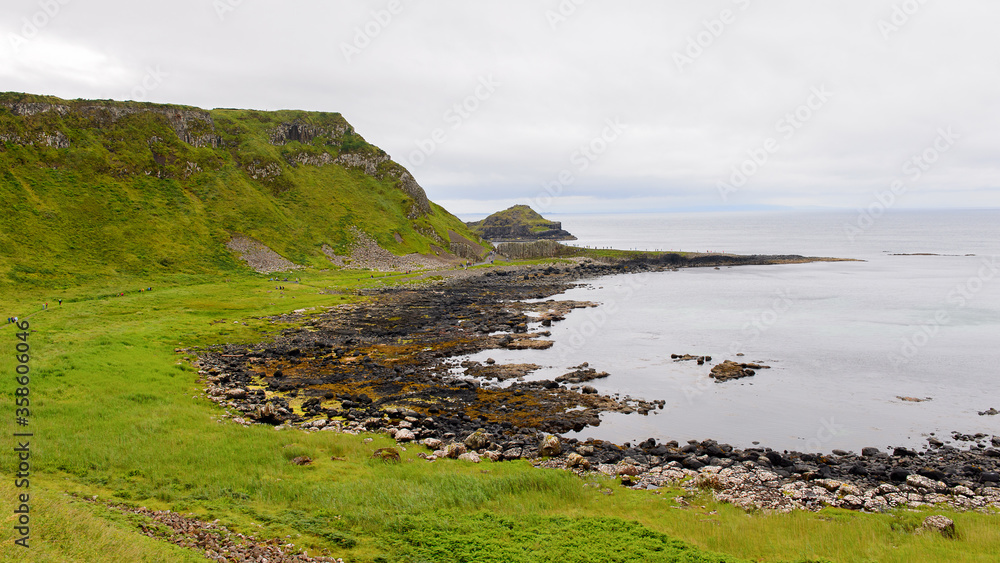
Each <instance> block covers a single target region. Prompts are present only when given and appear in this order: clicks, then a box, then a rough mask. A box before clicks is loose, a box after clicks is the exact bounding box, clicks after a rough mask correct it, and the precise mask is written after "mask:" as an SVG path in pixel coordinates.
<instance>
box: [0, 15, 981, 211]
mask: <svg viewBox="0 0 1000 563" xmlns="http://www.w3.org/2000/svg"><path fill="white" fill-rule="evenodd" d="M998 22H1000V2H996V1H995V0H993V1H990V0H947V1H945V0H924V1H922V2H921V1H918V0H905V1H904V0H835V1H834V0H830V1H804V0H795V1H793V0H715V1H711V0H709V1H706V0H699V1H695V0H691V1H646V0H642V1H640V0H634V1H629V0H617V1H614V2H612V1H610V0H535V1H528V0H503V1H500V0H496V1H476V0H461V1H459V0H440V1H433V0H423V1H420V0H391V1H389V0H379V1H371V2H362V1H358V0H351V1H348V0H324V1H318V0H298V1H296V0H289V1H285V2H278V1H266V0H171V2H169V3H168V2H141V1H136V0H130V1H115V0H5V1H4V2H3V4H2V6H0V33H2V36H3V41H2V42H0V90H10V91H25V92H31V93H37V94H51V95H56V96H60V97H63V98H70V99H73V98H112V99H117V100H122V99H137V100H145V101H153V102H164V103H179V104H188V105H194V106H199V107H203V108H215V107H238V108H257V109H268V110H271V109H306V110H317V111H338V112H341V113H342V114H343V115H344V116H345V117H346V118H347V120H348V121H350V122H351V123H352V124H353V125H354V126H355V128H356V129H357V130H358V132H359V133H361V134H362V135H363V136H364V137H365V138H366V139H367V140H368V141H369V142H371V143H373V144H376V145H378V146H379V147H381V148H383V149H385V150H386V151H387V152H388V153H389V154H390V155H392V157H393V158H394V159H395V160H397V161H399V162H400V163H402V164H404V165H405V166H407V168H409V169H410V170H411V171H412V172H413V173H414V175H415V176H416V178H417V180H418V181H419V182H420V184H421V185H422V186H423V187H424V188H425V189H426V190H427V193H428V195H429V196H430V197H431V199H433V200H435V201H437V202H439V203H442V204H443V205H444V206H445V207H447V208H448V209H449V210H451V211H453V212H456V213H476V212H491V211H494V210H497V209H499V208H503V207H506V206H508V205H511V204H514V203H529V204H532V205H533V206H535V207H536V208H537V209H539V210H540V211H543V212H547V213H563V212H591V211H595V212H605V211H658V210H662V211H669V210H678V209H717V210H724V209H732V210H738V209H746V208H766V207H773V206H782V207H813V206H818V207H831V208H846V209H851V210H855V209H858V208H864V207H867V206H869V205H872V204H873V203H874V202H876V201H878V199H879V198H878V197H877V196H876V195H875V194H876V192H879V193H881V192H889V194H885V193H882V194H881V196H880V197H881V199H882V201H884V202H887V204H891V205H892V206H893V207H896V208H917V207H1000V165H998V150H1000V103H998V102H1000V64H998V63H1000V33H998V32H997V25H998ZM893 191H894V193H893Z"/></svg>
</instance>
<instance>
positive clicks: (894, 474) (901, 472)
mask: <svg viewBox="0 0 1000 563" xmlns="http://www.w3.org/2000/svg"><path fill="white" fill-rule="evenodd" d="M909 475H910V472H909V471H907V470H905V469H903V468H901V467H897V468H895V469H893V470H892V471H890V472H889V478H890V479H892V480H893V481H899V482H902V481H906V478H907V477H908V476H909Z"/></svg>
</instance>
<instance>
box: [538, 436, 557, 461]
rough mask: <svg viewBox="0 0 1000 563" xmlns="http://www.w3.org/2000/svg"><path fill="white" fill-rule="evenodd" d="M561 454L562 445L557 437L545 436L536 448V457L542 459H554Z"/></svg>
mask: <svg viewBox="0 0 1000 563" xmlns="http://www.w3.org/2000/svg"><path fill="white" fill-rule="evenodd" d="M561 453H562V444H561V443H560V442H559V437H558V436H551V435H550V436H546V437H545V438H543V439H542V443H541V444H540V445H539V446H538V455H540V456H542V457H555V456H557V455H559V454H561Z"/></svg>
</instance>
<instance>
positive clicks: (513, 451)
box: [503, 448, 523, 459]
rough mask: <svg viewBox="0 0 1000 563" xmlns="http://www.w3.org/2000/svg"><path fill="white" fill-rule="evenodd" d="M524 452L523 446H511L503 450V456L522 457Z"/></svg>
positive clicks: (510, 457)
mask: <svg viewBox="0 0 1000 563" xmlns="http://www.w3.org/2000/svg"><path fill="white" fill-rule="evenodd" d="M522 454H523V450H522V449H521V448H510V449H507V450H504V452H503V458H504V459H520V458H521V455H522Z"/></svg>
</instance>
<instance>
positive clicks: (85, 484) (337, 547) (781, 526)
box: [0, 270, 1000, 562]
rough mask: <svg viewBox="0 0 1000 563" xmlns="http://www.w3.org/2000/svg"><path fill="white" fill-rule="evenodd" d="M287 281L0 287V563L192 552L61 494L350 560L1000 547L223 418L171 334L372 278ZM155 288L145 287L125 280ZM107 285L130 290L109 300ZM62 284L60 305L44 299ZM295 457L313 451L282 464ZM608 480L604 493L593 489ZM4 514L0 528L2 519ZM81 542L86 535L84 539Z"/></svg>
mask: <svg viewBox="0 0 1000 563" xmlns="http://www.w3.org/2000/svg"><path fill="white" fill-rule="evenodd" d="M300 276H301V278H302V283H300V284H294V283H285V284H283V285H285V287H286V288H287V290H286V291H284V293H283V295H284V296H282V293H281V292H277V291H275V290H274V283H269V282H267V280H266V277H264V276H255V275H243V276H236V277H233V278H231V280H232V281H230V282H226V281H224V280H223V279H219V278H214V277H208V276H203V277H197V276H175V277H164V278H159V279H156V280H155V281H148V280H140V279H132V280H130V281H125V282H120V283H117V284H112V283H100V284H94V285H91V286H89V287H85V288H76V289H73V290H67V291H65V292H53V291H50V290H42V289H37V288H36V289H31V290H28V289H24V290H21V291H20V292H19V293H18V294H17V295H12V294H11V293H7V294H5V295H4V297H3V300H2V301H0V307H2V308H4V309H7V310H10V311H11V312H12V314H17V315H18V316H20V317H22V318H24V317H28V319H29V322H30V323H31V328H32V330H33V331H34V332H32V333H31V335H30V337H29V342H30V344H31V347H32V348H31V353H32V360H31V362H32V363H31V366H32V380H31V398H32V410H33V412H32V417H31V425H32V426H31V428H32V430H33V432H35V435H36V437H35V438H34V440H33V441H32V479H31V493H32V498H33V501H32V502H33V507H32V508H33V513H32V514H33V522H34V523H35V526H34V527H33V542H32V543H33V544H34V545H35V546H36V547H37V549H36V548H33V550H32V551H31V558H30V559H24V555H25V554H24V552H23V551H18V550H20V549H21V548H17V547H15V546H13V544H12V534H13V530H12V528H11V526H10V525H7V526H4V529H3V535H4V541H3V544H2V545H0V559H3V560H18V559H16V558H17V557H21V558H22V559H21V560H32V561H46V560H52V561H119V560H134V561H145V560H149V561H156V560H159V561H185V560H187V558H189V557H190V552H187V551H184V550H180V548H176V547H174V546H171V545H168V544H166V543H165V542H157V541H154V540H149V539H146V538H144V537H143V536H141V534H140V533H139V532H138V531H137V527H136V524H135V522H132V521H130V520H128V519H127V518H124V517H116V516H115V517H113V514H112V513H111V512H109V511H108V510H107V509H102V508H100V507H99V506H97V505H94V504H91V503H81V502H78V501H74V500H72V499H70V498H69V497H67V496H65V495H66V493H73V494H76V495H80V496H88V497H89V496H93V495H98V497H99V498H100V499H108V500H113V501H115V502H124V503H134V504H137V505H143V506H147V507H150V508H157V509H166V508H169V509H172V510H176V511H180V512H191V513H194V514H196V515H197V516H198V517H199V518H204V519H209V520H210V519H216V518H219V519H221V520H222V521H223V523H225V524H227V525H229V526H230V527H232V528H233V529H236V530H238V531H241V532H244V533H253V534H255V535H257V536H259V537H265V538H266V537H285V536H290V539H291V540H292V541H294V542H295V543H296V544H297V545H299V546H301V547H305V548H308V549H311V550H314V551H316V550H320V551H322V550H325V551H327V552H329V553H331V554H335V555H337V556H343V557H346V558H348V559H349V560H353V561H463V560H464V561H500V560H504V561H551V560H558V561H574V560H579V561H585V560H592V559H588V557H592V556H594V554H600V557H601V558H602V560H611V561H743V560H746V561H820V560H829V561H837V562H840V561H844V562H847V561H880V562H884V561H900V562H902V561H916V560H927V561H930V560H934V561H992V560H995V553H998V552H1000V532H998V531H997V529H998V527H997V525H996V516H991V515H985V514H977V513H970V514H952V513H950V512H949V511H944V513H946V514H948V515H949V516H950V517H952V518H953V519H955V520H956V522H957V527H958V530H959V537H958V539H956V540H945V539H943V538H940V537H935V536H931V535H918V534H915V533H914V531H913V530H914V529H915V525H916V524H919V519H920V518H921V517H922V516H923V514H922V513H899V514H896V515H865V514H854V513H848V512H843V511H834V510H830V511H825V512H823V513H820V514H791V515H776V516H766V515H747V514H746V513H744V512H743V511H741V510H739V509H737V508H734V507H731V506H728V505H719V504H717V503H714V502H711V501H710V500H709V499H706V498H695V499H689V500H691V501H693V502H694V506H693V507H691V508H684V509H681V508H679V507H678V505H677V504H676V503H675V502H674V501H673V500H672V499H673V497H675V496H677V495H680V494H683V492H681V491H664V492H662V494H652V493H650V492H644V491H643V492H638V491H630V490H626V489H622V488H620V487H617V486H616V485H615V484H614V483H613V482H610V481H601V482H600V483H599V485H600V486H599V487H589V486H585V485H586V482H585V481H584V480H581V479H579V478H577V477H575V476H573V475H571V474H569V473H565V472H559V471H550V470H538V469H534V468H532V467H531V466H530V465H529V464H528V463H526V462H516V463H500V464H481V465H473V464H468V463H464V462H456V461H441V462H437V463H434V464H428V463H426V462H424V461H423V460H420V459H419V458H417V457H416V453H417V452H418V451H419V450H420V449H422V448H420V447H410V448H408V451H404V452H402V462H401V463H399V464H383V463H381V462H375V461H372V460H371V459H370V456H371V452H372V451H373V450H374V449H376V448H379V447H387V446H392V445H393V444H392V442H391V441H390V440H389V439H387V438H385V437H378V436H376V437H375V440H374V442H372V443H370V444H366V443H364V442H363V438H364V437H363V436H350V435H338V434H334V433H330V432H319V433H305V432H300V431H297V430H285V431H275V430H274V429H273V428H270V427H265V426H253V427H250V428H244V427H242V426H238V425H236V424H233V423H229V422H224V421H221V418H220V415H221V414H222V411H221V409H220V408H219V407H218V406H216V405H215V404H214V403H211V402H209V401H208V400H206V399H204V398H203V397H201V395H200V393H199V392H200V386H199V384H198V383H197V382H196V379H197V374H196V373H195V372H194V369H193V368H192V367H191V366H190V365H189V363H188V362H187V361H186V358H191V356H190V355H187V354H184V353H176V352H175V351H174V350H175V349H176V348H187V347H190V346H198V345H211V344H215V343H222V342H232V341H259V340H262V339H266V338H268V337H269V335H272V334H274V332H275V331H276V330H278V329H280V328H281V326H280V325H277V324H272V323H271V322H270V321H269V320H267V319H265V318H263V317H266V316H269V315H273V314H278V313H283V312H287V311H289V310H292V309H300V308H307V309H308V308H312V307H317V308H320V307H325V306H335V305H337V304H341V303H345V302H349V301H353V300H355V299H357V297H355V296H354V295H353V293H352V291H353V290H354V289H356V288H358V287H361V286H365V285H375V284H380V283H383V282H384V281H385V280H384V279H372V278H369V277H358V275H357V274H356V273H353V272H336V271H328V272H319V271H311V270H310V271H305V272H302V273H301V274H300ZM392 279H393V280H394V281H405V280H406V279H407V277H406V276H397V277H393V278H392ZM150 285H152V286H154V290H153V291H152V292H147V293H142V294H139V293H136V292H132V291H130V290H131V289H135V288H138V287H148V286H150ZM118 291H127V292H128V293H127V295H126V296H125V297H111V296H110V295H111V294H113V293H116V292H118ZM59 296H62V297H63V298H64V302H63V305H62V306H58V305H55V299H56V298H57V297H59ZM43 301H48V302H49V303H50V307H49V309H48V310H46V311H41V310H38V309H39V308H40V307H39V305H34V306H33V305H30V304H32V303H35V304H40V303H41V302H43ZM318 310H319V309H318ZM217 321H223V322H217ZM234 321H235V324H234ZM243 323H246V326H244V324H243ZM15 343H16V340H15V336H14V331H13V328H12V327H10V326H4V327H2V328H0V346H2V347H5V348H10V349H13V347H14V345H15ZM13 368H14V363H13V353H11V354H0V370H2V372H3V373H13ZM4 394H5V398H4V401H3V404H2V407H0V416H2V420H3V421H4V425H5V428H4V430H5V431H6V432H7V433H8V435H10V433H12V432H13V431H14V427H13V425H12V421H13V412H12V407H13V382H12V381H11V379H8V383H7V384H6V385H5V387H4ZM300 455H308V456H309V457H311V458H313V459H314V460H316V461H315V463H314V464H312V465H309V466H297V465H294V464H291V463H290V462H289V460H290V459H292V458H294V457H297V456H300ZM333 458H340V459H343V461H341V460H340V459H336V460H335V459H333ZM14 462H15V460H14V458H13V456H12V455H2V456H0V472H2V473H3V483H4V484H3V485H2V487H4V488H2V489H0V493H2V494H3V495H4V497H5V498H12V495H13V493H14V489H13V487H12V486H11V483H12V482H13V479H12V477H11V475H12V473H13V472H14V471H15V466H14ZM607 488H610V489H611V490H613V491H614V494H612V495H610V496H608V495H604V494H601V490H604V489H607ZM701 505H703V506H704V507H705V508H700V506H701ZM713 511H714V513H713ZM5 518H6V519H7V522H8V523H9V522H10V519H11V515H10V514H6V515H5ZM88 537H92V538H94V540H93V541H85V540H83V539H79V538H88ZM676 540H680V541H683V542H685V543H684V544H683V545H682V544H679V543H677V541H676ZM712 553H719V554H724V555H719V556H717V555H711V554H712Z"/></svg>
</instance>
